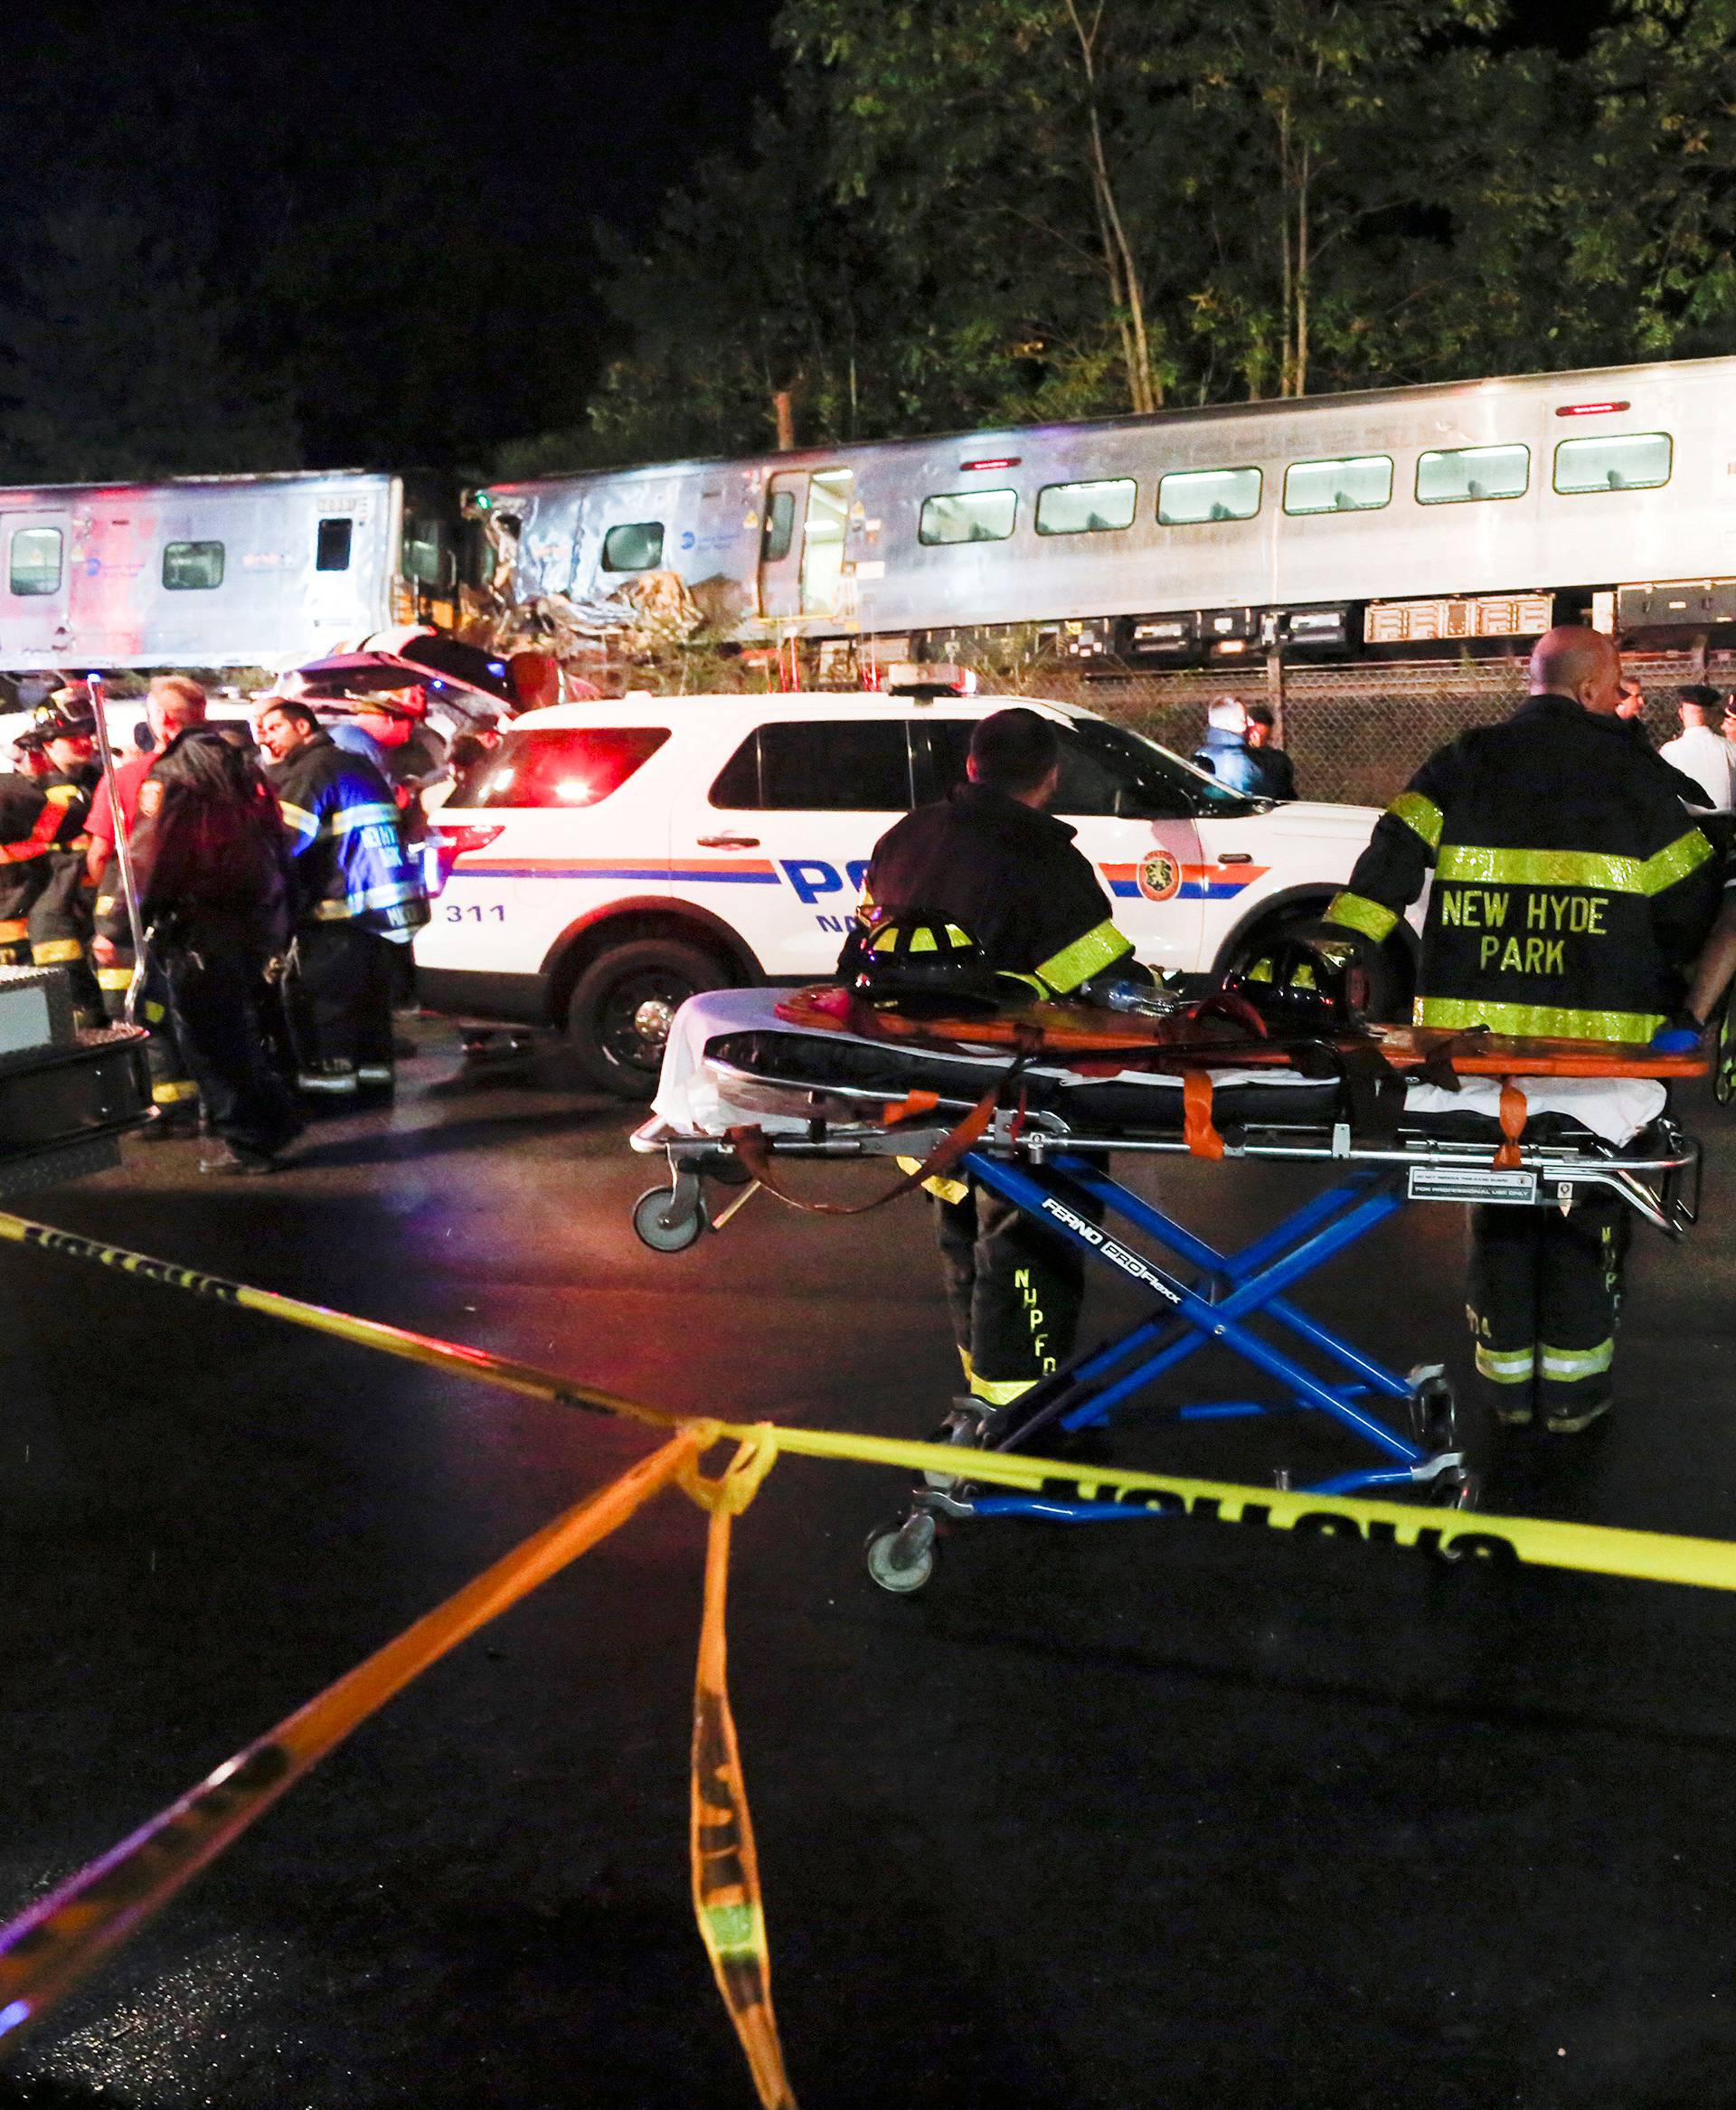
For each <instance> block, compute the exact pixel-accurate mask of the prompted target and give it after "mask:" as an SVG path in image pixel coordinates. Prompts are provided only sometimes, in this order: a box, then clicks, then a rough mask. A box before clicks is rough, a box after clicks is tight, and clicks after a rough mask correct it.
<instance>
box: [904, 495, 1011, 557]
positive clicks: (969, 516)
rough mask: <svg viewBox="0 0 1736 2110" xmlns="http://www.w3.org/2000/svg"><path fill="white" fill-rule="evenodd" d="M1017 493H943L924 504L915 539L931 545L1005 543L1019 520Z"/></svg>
mask: <svg viewBox="0 0 1736 2110" xmlns="http://www.w3.org/2000/svg"><path fill="white" fill-rule="evenodd" d="M1018 511H1019V494H1018V493H1017V492H1016V491H942V492H940V493H939V494H938V495H937V496H936V497H932V498H924V499H923V501H922V517H921V519H920V521H919V522H918V524H917V530H916V539H917V540H918V542H920V543H925V544H930V545H932V544H935V543H945V542H1005V540H1006V538H1007V536H1008V535H1011V534H1012V532H1013V523H1014V520H1015V519H1016V518H1017V517H1018Z"/></svg>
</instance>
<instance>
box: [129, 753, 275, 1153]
mask: <svg viewBox="0 0 1736 2110" xmlns="http://www.w3.org/2000/svg"><path fill="white" fill-rule="evenodd" d="M132 847H133V867H134V873H135V876H136V878H137V885H138V897H139V908H140V912H141V914H142V916H143V920H144V924H145V933H146V944H147V946H148V948H149V951H150V954H151V958H152V960H153V962H154V964H155V966H156V969H157V970H159V971H160V973H161V976H162V980H163V985H164V987H165V990H166V993H167V997H168V1008H169V1012H170V1019H171V1024H172V1026H173V1028H174V1032H175V1039H176V1041H177V1043H178V1045H179V1047H180V1050H181V1053H182V1055H184V1058H185V1060H186V1062H187V1064H188V1067H189V1069H190V1070H191V1071H192V1074H193V1077H194V1078H195V1079H196V1080H197V1083H198V1088H199V1098H200V1101H201V1102H202V1104H203V1109H204V1112H205V1115H206V1118H207V1120H208V1121H209V1123H210V1126H211V1128H212V1131H213V1132H214V1133H215V1135H216V1136H217V1137H218V1139H219V1143H218V1145H217V1146H216V1147H215V1148H213V1149H212V1151H211V1152H210V1153H209V1154H207V1155H206V1156H204V1157H203V1158H202V1159H200V1165H199V1169H200V1170H201V1171H202V1172H208V1173H213V1174H218V1175H231V1174H236V1173H254V1172H270V1171H274V1170H275V1169H276V1168H277V1164H278V1157H279V1154H280V1153H281V1151H282V1150H283V1149H284V1147H285V1146H286V1145H287V1144H288V1143H289V1142H290V1141H292V1140H294V1138H295V1137H296V1136H297V1134H299V1133H300V1131H301V1121H300V1120H299V1118H298V1117H297V1113H296V1111H295V1107H294V1104H293V1102H292V1100H291V1096H290V1093H289V1089H288V1085H287V1084H286V1083H284V1081H283V1079H282V1078H281V1077H280V1076H279V1075H278V1072H277V1069H276V1067H275V1066H274V1064H273V1063H272V1060H271V1056H270V1053H269V1037H268V1036H269V989H268V985H267V975H268V972H269V969H270V966H271V963H272V962H273V961H274V960H277V959H279V958H281V956H282V954H283V952H284V951H285V950H286V949H287V947H288V942H289V934H290V926H291V916H290V899H291V880H290V872H289V867H288V853H287V851H286V850H285V847H284V842H283V820H282V817H281V815H280V814H279V813H278V801H277V799H276V797H275V796H274V794H273V793H272V790H271V787H270V786H269V784H268V783H267V782H266V781H265V779H264V777H263V776H262V775H261V774H260V771H259V764H258V763H257V762H255V761H254V760H253V758H252V755H251V753H250V752H249V751H248V750H247V749H245V748H243V747H242V746H241V743H239V742H237V741H235V740H233V739H232V738H231V737H230V736H229V735H228V734H227V733H225V732H224V731H222V729H221V728H219V727H217V726H214V725H206V724H191V725H188V726H185V727H184V729H183V730H182V731H181V732H179V733H176V734H175V738H174V739H173V740H172V741H171V742H170V743H169V744H168V746H167V747H166V748H165V750H164V752H162V754H160V755H159V756H158V757H157V758H156V762H154V763H153V764H152V766H151V770H150V772H149V774H148V775H147V776H146V779H145V781H144V782H143V784H142V785H141V786H140V787H139V792H138V821H137V827H136V828H134V830H133V835H132ZM129 935H130V933H129V931H128V927H127V913H126V907H125V904H124V903H122V902H120V901H118V900H115V901H111V902H110V903H109V906H108V907H107V908H106V909H105V910H103V911H101V912H99V915H98V929H97V941H96V945H95V952H96V956H97V959H98V960H99V963H100V964H102V965H104V966H113V965H114V964H115V962H116V960H117V959H118V947H119V946H120V945H123V944H125V943H127V941H128V939H129Z"/></svg>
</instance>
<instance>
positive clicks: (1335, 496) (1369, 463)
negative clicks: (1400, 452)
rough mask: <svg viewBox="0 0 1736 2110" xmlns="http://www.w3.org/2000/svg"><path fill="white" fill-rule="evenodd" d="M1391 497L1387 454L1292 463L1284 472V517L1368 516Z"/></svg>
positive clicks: (1390, 466) (1390, 472)
mask: <svg viewBox="0 0 1736 2110" xmlns="http://www.w3.org/2000/svg"><path fill="white" fill-rule="evenodd" d="M1391 498H1392V456H1391V455H1388V454H1352V455H1347V456H1345V457H1344V459H1343V460H1341V461H1293V462H1292V463H1291V464H1290V466H1289V467H1288V468H1287V469H1286V470H1285V471H1284V510H1285V512H1287V513H1372V512H1373V511H1374V509H1375V508H1376V507H1377V506H1384V505H1386V504H1387V503H1388V501H1389V500H1390V499H1391Z"/></svg>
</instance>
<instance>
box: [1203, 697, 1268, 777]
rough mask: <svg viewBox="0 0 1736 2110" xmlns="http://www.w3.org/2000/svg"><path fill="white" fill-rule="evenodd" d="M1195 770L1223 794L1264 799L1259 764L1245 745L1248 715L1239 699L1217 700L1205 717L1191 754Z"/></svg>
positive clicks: (1221, 698) (1222, 698)
mask: <svg viewBox="0 0 1736 2110" xmlns="http://www.w3.org/2000/svg"><path fill="white" fill-rule="evenodd" d="M1194 768H1195V769H1201V770H1203V771H1205V773H1206V774H1207V776H1211V777H1215V778H1216V779H1217V780H1218V781H1219V783H1221V784H1222V786H1223V787H1224V789H1225V790H1230V791H1245V792H1246V793H1247V794H1248V796H1249V797H1250V799H1263V798H1265V797H1266V796H1267V792H1266V786H1265V781H1264V779H1263V777H1262V775H1261V773H1260V762H1259V760H1258V758H1257V757H1256V756H1255V755H1254V753H1253V752H1252V751H1251V750H1250V747H1249V745H1248V711H1247V706H1246V705H1244V704H1243V703H1242V700H1241V697H1240V696H1220V697H1219V698H1218V700H1217V702H1216V703H1215V704H1213V705H1212V708H1211V709H1210V710H1209V711H1208V712H1207V713H1206V721H1205V738H1204V740H1203V741H1202V742H1201V743H1200V745H1199V746H1198V747H1197V748H1195V749H1194Z"/></svg>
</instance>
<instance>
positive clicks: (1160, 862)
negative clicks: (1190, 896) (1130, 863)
mask: <svg viewBox="0 0 1736 2110" xmlns="http://www.w3.org/2000/svg"><path fill="white" fill-rule="evenodd" d="M1181 885H1182V868H1181V866H1180V865H1178V864H1177V863H1176V861H1175V858H1174V857H1172V856H1170V854H1169V852H1168V851H1167V850H1154V851H1153V852H1152V853H1151V855H1150V856H1148V857H1142V858H1141V859H1140V860H1139V891H1140V893H1141V894H1144V895H1145V897H1146V900H1147V901H1168V900H1170V899H1171V898H1172V896H1173V895H1175V894H1178V893H1179V892H1180V891H1181Z"/></svg>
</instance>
